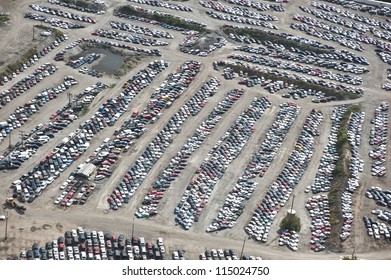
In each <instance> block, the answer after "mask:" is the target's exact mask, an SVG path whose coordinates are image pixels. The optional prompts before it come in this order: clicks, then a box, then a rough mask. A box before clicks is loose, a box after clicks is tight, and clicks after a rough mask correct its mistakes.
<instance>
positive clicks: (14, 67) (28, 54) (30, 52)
mask: <svg viewBox="0 0 391 280" xmlns="http://www.w3.org/2000/svg"><path fill="white" fill-rule="evenodd" d="M37 53H38V51H37V48H36V47H33V48H31V49H29V50H28V51H26V52H25V53H24V54H23V55H22V56H21V57H20V58H19V59H18V60H17V61H16V62H14V63H10V64H8V65H7V68H6V69H5V70H4V71H3V72H2V73H1V74H0V76H1V77H4V76H10V75H12V73H15V72H16V70H20V69H21V68H22V67H23V64H27V62H28V61H29V60H30V58H32V57H33V56H34V55H36V54H37Z"/></svg>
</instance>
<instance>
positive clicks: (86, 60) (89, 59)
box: [66, 53, 100, 69]
mask: <svg viewBox="0 0 391 280" xmlns="http://www.w3.org/2000/svg"><path fill="white" fill-rule="evenodd" d="M99 58H100V54H99V53H91V54H89V55H88V56H86V57H84V56H81V57H79V58H77V59H75V60H69V61H67V62H66V65H68V66H71V67H72V68H73V69H76V68H79V67H80V66H83V65H84V64H91V63H93V62H94V61H96V60H98V59H99Z"/></svg>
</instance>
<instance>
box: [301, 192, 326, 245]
mask: <svg viewBox="0 0 391 280" xmlns="http://www.w3.org/2000/svg"><path fill="white" fill-rule="evenodd" d="M305 208H306V209H307V210H308V212H309V215H310V219H311V226H310V229H311V241H310V244H311V250H313V251H314V252H320V251H323V250H324V249H325V246H324V244H325V242H326V240H327V239H328V238H329V237H330V232H331V224H330V203H329V198H328V195H327V194H320V195H316V196H312V197H310V198H309V199H308V200H307V202H306V205H305Z"/></svg>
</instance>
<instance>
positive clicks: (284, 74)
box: [213, 60, 364, 95]
mask: <svg viewBox="0 0 391 280" xmlns="http://www.w3.org/2000/svg"><path fill="white" fill-rule="evenodd" d="M213 65H214V66H228V67H230V66H237V65H240V66H244V67H245V68H249V69H252V70H255V71H258V72H260V73H262V72H264V73H268V74H272V75H274V76H275V78H276V80H279V79H280V77H285V78H289V79H294V80H297V81H303V82H307V83H309V84H315V85H319V86H322V87H325V88H332V89H336V90H343V91H347V92H352V93H355V94H357V95H362V94H363V93H364V90H363V89H362V88H357V87H353V86H351V85H342V84H336V83H334V82H332V81H329V82H328V81H324V80H322V79H315V78H313V77H304V76H302V75H298V74H296V73H289V72H286V71H279V70H276V69H271V68H262V67H259V66H254V65H252V64H249V63H246V62H241V61H238V62H236V61H228V60H221V61H216V62H214V63H213ZM230 78H231V79H232V76H230ZM283 84H284V83H283Z"/></svg>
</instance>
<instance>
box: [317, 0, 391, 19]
mask: <svg viewBox="0 0 391 280" xmlns="http://www.w3.org/2000/svg"><path fill="white" fill-rule="evenodd" d="M322 1H326V2H330V3H333V4H338V5H341V6H342V7H344V8H349V9H353V10H358V11H360V12H363V13H365V12H368V13H369V14H371V15H376V14H377V15H379V16H391V9H390V8H389V7H387V6H375V5H368V4H362V3H359V2H356V1H348V0H322Z"/></svg>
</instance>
